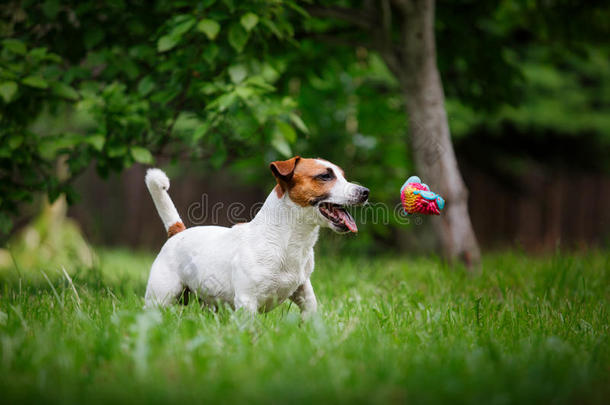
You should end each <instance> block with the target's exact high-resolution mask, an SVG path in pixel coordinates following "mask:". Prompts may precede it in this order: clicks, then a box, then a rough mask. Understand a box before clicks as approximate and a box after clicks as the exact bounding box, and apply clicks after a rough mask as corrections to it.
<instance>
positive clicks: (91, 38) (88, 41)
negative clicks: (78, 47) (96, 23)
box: [83, 27, 104, 49]
mask: <svg viewBox="0 0 610 405" xmlns="http://www.w3.org/2000/svg"><path fill="white" fill-rule="evenodd" d="M103 39H104V31H103V30H102V29H101V28H100V27H93V28H91V29H89V30H87V31H85V35H84V36H83V42H84V44H85V48H87V49H91V48H93V47H95V46H96V45H98V44H99V43H100V42H102V40H103Z"/></svg>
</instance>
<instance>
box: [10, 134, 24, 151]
mask: <svg viewBox="0 0 610 405" xmlns="http://www.w3.org/2000/svg"><path fill="white" fill-rule="evenodd" d="M22 143H23V135H17V136H11V137H10V138H8V146H9V148H11V149H12V150H15V149H17V148H18V147H20V146H21V144H22Z"/></svg>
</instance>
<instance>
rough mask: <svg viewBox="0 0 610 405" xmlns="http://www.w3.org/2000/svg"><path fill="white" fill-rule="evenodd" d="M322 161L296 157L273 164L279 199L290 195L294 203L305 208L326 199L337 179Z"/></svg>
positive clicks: (276, 191) (271, 166) (272, 169)
mask: <svg viewBox="0 0 610 405" xmlns="http://www.w3.org/2000/svg"><path fill="white" fill-rule="evenodd" d="M321 160H322V159H305V158H301V157H299V156H295V157H293V158H292V159H288V160H280V161H276V162H272V163H271V164H270V165H269V167H270V168H271V171H272V172H273V175H274V176H275V178H276V180H277V186H275V189H274V190H275V193H276V195H277V197H278V198H282V196H283V195H284V194H285V193H288V196H289V197H290V199H291V200H292V201H294V202H295V203H296V204H298V205H300V206H303V207H306V206H309V205H314V204H316V203H318V202H319V201H321V200H324V199H326V198H327V197H328V195H329V194H330V190H331V188H332V187H333V185H334V184H335V181H336V180H337V177H336V174H335V173H334V171H333V170H332V169H331V168H329V167H327V166H325V165H324V164H322V162H321ZM324 176H326V178H324Z"/></svg>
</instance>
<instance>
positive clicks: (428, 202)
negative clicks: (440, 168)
mask: <svg viewBox="0 0 610 405" xmlns="http://www.w3.org/2000/svg"><path fill="white" fill-rule="evenodd" d="M400 201H401V202H402V207H403V208H404V210H405V212H406V213H407V214H425V215H440V213H441V211H442V210H443V208H445V200H443V197H441V196H440V195H438V194H436V193H433V192H432V191H430V187H428V185H427V184H424V183H422V182H421V179H420V178H419V177H417V176H411V177H409V178H408V179H407V181H406V182H405V184H403V186H402V188H401V189H400Z"/></svg>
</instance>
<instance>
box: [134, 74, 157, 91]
mask: <svg viewBox="0 0 610 405" xmlns="http://www.w3.org/2000/svg"><path fill="white" fill-rule="evenodd" d="M154 88H155V81H154V80H153V79H152V77H150V76H144V77H143V78H142V80H140V83H138V93H140V95H141V96H147V95H148V94H149V93H150V92H151V91H153V90H154Z"/></svg>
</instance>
